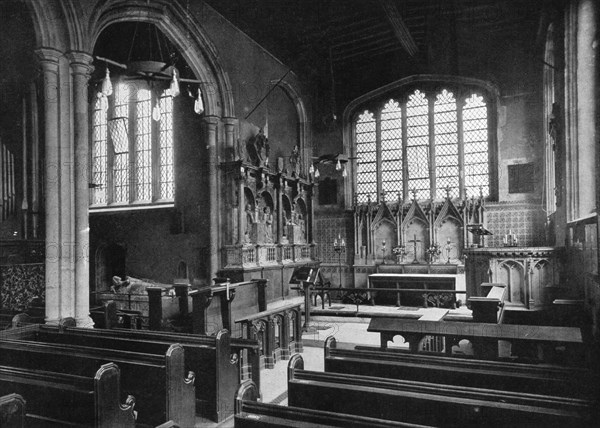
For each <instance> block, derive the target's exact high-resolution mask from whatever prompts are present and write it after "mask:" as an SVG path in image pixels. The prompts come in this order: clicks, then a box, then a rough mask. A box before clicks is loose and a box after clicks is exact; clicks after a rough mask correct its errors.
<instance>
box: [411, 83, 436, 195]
mask: <svg viewBox="0 0 600 428" xmlns="http://www.w3.org/2000/svg"><path fill="white" fill-rule="evenodd" d="M428 112H429V108H428V101H427V98H425V94H424V93H422V92H421V91H419V90H416V91H415V92H414V93H413V94H411V95H410V96H409V99H408V102H407V103H406V127H407V130H406V131H407V141H406V157H407V161H408V188H409V189H410V190H411V191H412V190H413V189H416V191H417V199H429V198H430V195H431V190H430V182H429V137H428V135H429V115H428Z"/></svg>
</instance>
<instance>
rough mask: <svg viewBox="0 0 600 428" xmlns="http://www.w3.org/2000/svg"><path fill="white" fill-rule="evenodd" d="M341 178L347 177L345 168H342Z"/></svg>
mask: <svg viewBox="0 0 600 428" xmlns="http://www.w3.org/2000/svg"><path fill="white" fill-rule="evenodd" d="M342 177H344V178H345V177H348V172H347V171H346V167H343V169H342Z"/></svg>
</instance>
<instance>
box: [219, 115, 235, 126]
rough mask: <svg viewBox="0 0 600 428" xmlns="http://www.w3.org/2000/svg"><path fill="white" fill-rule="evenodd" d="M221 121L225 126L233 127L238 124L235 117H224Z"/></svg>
mask: <svg viewBox="0 0 600 428" xmlns="http://www.w3.org/2000/svg"><path fill="white" fill-rule="evenodd" d="M222 120H223V124H224V125H225V126H235V125H237V124H238V122H239V120H238V118H237V117H224V118H223V119H222Z"/></svg>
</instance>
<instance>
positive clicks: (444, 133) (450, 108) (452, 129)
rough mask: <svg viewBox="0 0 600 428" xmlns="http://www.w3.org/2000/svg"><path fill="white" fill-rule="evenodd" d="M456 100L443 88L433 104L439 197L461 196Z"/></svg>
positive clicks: (436, 192)
mask: <svg viewBox="0 0 600 428" xmlns="http://www.w3.org/2000/svg"><path fill="white" fill-rule="evenodd" d="M456 120H457V118H456V100H455V99H454V95H453V94H452V92H448V91H447V90H445V89H444V90H443V91H442V92H441V93H439V94H438V95H437V97H436V100H435V103H434V105H433V122H434V132H435V177H436V189H435V196H436V197H437V198H444V197H446V188H449V190H450V196H451V197H453V198H457V197H458V196H459V188H458V187H459V182H458V173H459V172H458V126H457V122H456Z"/></svg>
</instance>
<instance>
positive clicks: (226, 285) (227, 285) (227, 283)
mask: <svg viewBox="0 0 600 428" xmlns="http://www.w3.org/2000/svg"><path fill="white" fill-rule="evenodd" d="M225 293H227V294H226V296H227V300H229V282H226V283H225Z"/></svg>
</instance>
